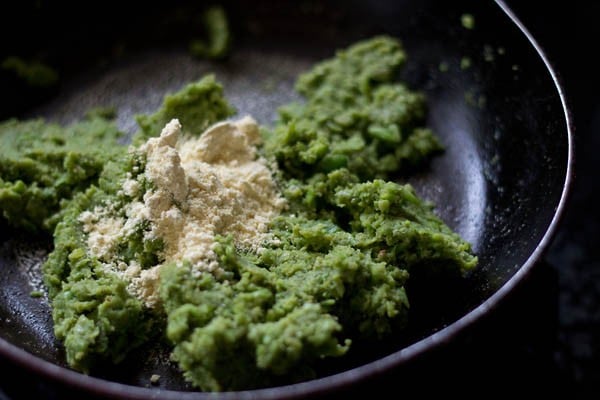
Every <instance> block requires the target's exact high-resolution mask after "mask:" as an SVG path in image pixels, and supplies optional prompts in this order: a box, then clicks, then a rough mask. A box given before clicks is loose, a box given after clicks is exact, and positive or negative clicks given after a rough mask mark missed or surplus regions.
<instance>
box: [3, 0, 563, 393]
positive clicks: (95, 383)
mask: <svg viewBox="0 0 600 400" xmlns="http://www.w3.org/2000/svg"><path fill="white" fill-rule="evenodd" d="M494 1H495V3H496V5H497V6H499V7H500V9H501V10H502V11H503V12H504V13H505V14H506V16H507V17H508V18H509V19H510V20H511V21H512V22H513V23H514V24H515V25H516V26H517V27H518V28H519V30H520V31H521V33H523V34H524V35H525V37H526V39H527V40H528V41H529V43H530V44H531V45H532V46H533V48H534V50H535V51H536V52H537V54H538V55H539V56H540V58H541V60H542V61H543V63H544V65H545V67H546V69H547V71H548V72H549V73H550V76H551V78H552V81H553V83H554V86H555V88H556V90H557V91H558V95H559V98H560V102H561V106H562V109H563V112H564V118H565V123H566V134H567V165H566V171H565V180H564V182H563V187H562V193H561V197H560V200H559V202H558V204H557V206H556V210H555V212H554V215H553V217H552V220H551V221H550V224H549V225H548V228H547V229H546V231H545V233H544V235H543V237H542V238H541V240H540V241H539V243H538V244H537V246H536V248H535V250H534V251H533V252H532V253H531V254H530V255H529V257H528V258H527V260H526V261H525V262H524V263H523V264H522V265H521V267H520V268H519V269H518V270H517V272H516V273H515V274H514V275H513V276H512V277H511V278H510V279H509V280H508V281H507V282H506V283H505V284H504V285H502V287H500V288H499V289H498V290H497V291H496V292H495V293H494V294H493V295H491V296H490V297H489V298H488V299H487V300H485V301H484V302H483V303H481V304H479V305H478V306H477V307H475V308H474V309H473V310H471V311H470V312H469V313H467V314H465V315H464V316H463V317H461V318H460V319H458V320H456V321H454V322H453V323H451V324H449V325H448V326H447V327H445V328H443V329H441V330H440V331H438V332H436V333H434V334H432V335H430V336H428V337H426V338H424V339H421V340H420V341H418V342H415V343H413V344H411V345H410V346H408V347H405V348H403V349H401V350H399V351H397V352H394V353H392V354H389V355H387V356H385V357H382V358H380V359H378V360H375V361H372V362H370V363H368V364H364V365H361V366H359V367H356V368H353V369H350V370H347V371H343V372H340V373H337V374H334V375H330V376H327V377H323V378H319V379H314V380H310V381H306V382H301V383H296V384H291V385H285V386H277V387H272V388H265V389H256V390H247V391H236V392H221V393H212V392H211V393H207V392H181V391H175V390H163V389H160V388H144V387H139V386H132V385H127V384H122V383H117V382H112V381H107V380H104V379H100V378H96V377H92V376H87V375H84V374H81V373H79V372H76V371H73V370H70V369H67V368H65V367H61V366H59V365H56V364H53V363H51V362H49V361H46V360H43V359H42V358H39V357H37V356H35V355H33V354H31V353H29V352H27V351H25V350H23V349H21V348H18V347H17V346H15V345H13V344H11V343H9V342H8V341H6V340H5V339H3V338H0V355H2V356H3V357H6V358H7V359H9V360H11V361H12V362H14V363H15V364H18V365H20V366H21V367H23V368H25V369H27V370H29V371H31V372H33V373H36V374H38V375H40V376H44V377H45V378H48V379H51V380H54V381H57V382H58V383H60V384H62V385H66V386H69V387H71V388H76V389H79V390H84V391H86V392H88V393H91V394H94V395H99V396H110V397H113V398H115V397H116V398H127V399H148V398H164V399H184V400H185V399H196V400H201V399H209V398H210V399H215V400H219V399H223V400H226V399H234V398H235V399H256V398H261V399H283V398H285V399H297V398H301V397H305V396H307V395H316V394H325V393H328V392H332V391H335V390H338V389H340V388H342V387H344V386H346V385H348V384H351V383H357V382H358V381H365V380H367V379H369V378H373V377H374V376H376V375H378V374H380V373H383V372H384V371H388V370H390V369H392V368H395V367H398V366H400V365H402V364H405V363H407V362H409V361H411V360H413V359H415V358H417V357H418V356H420V355H421V354H423V353H425V352H427V351H430V350H433V349H435V348H438V347H439V346H441V345H442V344H443V343H447V342H449V341H451V340H452V339H453V338H455V337H457V336H458V335H459V334H460V333H462V332H463V331H465V330H466V329H467V328H468V327H470V326H472V325H474V324H475V323H476V322H477V321H479V320H480V319H482V318H483V317H484V316H485V315H487V314H488V313H489V312H490V311H491V310H493V309H494V308H496V307H497V306H498V305H499V304H500V303H501V302H502V300H503V299H505V298H506V297H507V296H508V295H509V294H510V293H511V292H512V291H514V289H515V288H516V287H517V286H518V285H520V284H521V283H522V282H523V281H524V280H525V278H526V276H528V275H529V274H530V272H531V271H532V269H533V268H534V267H535V266H536V264H538V262H539V261H540V259H541V257H542V256H543V254H544V252H545V251H546V250H547V249H548V247H549V245H550V244H551V242H552V240H553V238H554V235H555V233H556V231H557V229H558V226H559V223H560V220H561V219H562V217H563V215H564V212H565V209H566V204H567V202H568V198H569V195H570V192H571V188H572V184H573V179H574V176H573V175H574V157H575V154H574V139H573V129H574V126H573V120H572V115H571V112H570V110H569V107H568V104H567V100H566V95H565V91H564V88H563V86H562V84H561V82H560V79H559V77H558V75H557V73H556V71H555V70H554V68H553V66H552V64H551V63H550V61H549V60H548V58H547V56H546V54H545V52H544V51H543V49H542V48H541V46H540V45H539V44H538V42H537V41H536V40H535V38H534V37H533V36H532V34H531V33H530V32H529V31H528V30H527V28H526V27H525V26H524V25H523V23H522V22H521V21H520V20H519V18H518V17H517V16H516V15H515V14H514V12H513V11H512V10H511V9H510V8H509V6H508V5H507V4H506V3H505V1H504V0H494Z"/></svg>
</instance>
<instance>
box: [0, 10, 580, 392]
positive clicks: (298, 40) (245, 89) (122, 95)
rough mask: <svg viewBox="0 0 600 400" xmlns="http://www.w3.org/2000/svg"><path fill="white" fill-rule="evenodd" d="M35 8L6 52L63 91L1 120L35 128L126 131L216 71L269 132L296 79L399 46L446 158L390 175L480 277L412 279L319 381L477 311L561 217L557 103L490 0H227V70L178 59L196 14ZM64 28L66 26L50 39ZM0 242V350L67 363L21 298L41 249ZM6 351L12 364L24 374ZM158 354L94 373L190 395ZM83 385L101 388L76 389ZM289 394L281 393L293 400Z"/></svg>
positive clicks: (563, 147)
mask: <svg viewBox="0 0 600 400" xmlns="http://www.w3.org/2000/svg"><path fill="white" fill-rule="evenodd" d="M115 4H116V3H115ZM24 7H26V6H24ZM44 7H47V9H46V10H44V13H38V14H39V15H38V14H35V12H34V13H33V14H32V15H33V16H30V17H31V18H35V20H36V22H37V23H38V27H39V31H40V34H39V35H38V36H37V41H35V40H31V39H25V38H23V39H21V38H18V37H17V38H16V40H15V42H14V43H11V44H9V46H13V47H14V48H15V51H17V50H18V51H22V52H24V53H27V52H29V54H35V53H36V51H38V52H39V51H40V50H39V49H46V51H47V52H48V55H47V57H48V58H49V60H50V61H51V63H52V64H53V65H56V66H57V67H58V69H59V71H61V84H60V90H58V91H49V92H28V89H24V88H22V87H20V86H19V85H18V84H17V83H14V82H2V84H3V87H5V88H6V90H5V89H3V91H2V92H3V93H2V94H1V95H0V96H1V98H0V101H1V103H2V105H3V107H2V111H1V112H2V117H3V118H7V117H10V116H15V115H17V116H20V117H23V118H27V117H37V116H43V117H45V118H47V119H49V120H52V121H57V122H60V123H68V122H71V121H74V120H77V119H80V118H81V117H82V116H83V115H84V113H85V112H86V110H88V109H89V108H92V107H97V106H107V105H112V106H115V107H116V108H117V109H118V119H117V123H118V125H119V127H120V128H122V129H124V130H125V131H127V132H129V133H133V131H134V130H135V129H136V126H135V122H134V120H133V115H134V114H137V113H140V112H151V111H153V110H155V109H156V108H157V107H158V106H159V105H160V103H161V101H162V97H163V96H164V94H165V93H168V92H172V91H174V90H177V89H179V88H180V87H182V86H183V85H184V84H185V83H187V82H190V81H194V80H197V79H199V78H200V77H202V76H203V75H204V74H206V73H209V72H214V73H215V74H216V77H217V79H218V80H219V81H221V82H222V83H223V86H224V89H225V95H226V97H227V99H228V100H229V101H230V102H231V103H232V105H233V106H234V107H236V108H237V110H238V114H239V115H244V114H250V115H252V116H254V118H255V119H256V120H257V121H258V122H259V123H262V124H270V123H272V121H273V120H274V118H275V117H276V109H277V107H278V106H279V105H283V104H286V103H288V102H290V101H291V100H299V97H298V95H297V94H296V93H295V92H294V90H293V83H294V81H295V79H296V77H297V76H298V74H299V73H301V72H303V71H305V70H307V69H308V68H310V66H311V65H313V64H314V63H315V62H317V61H319V60H321V59H323V58H326V57H330V56H332V55H333V53H334V52H335V50H336V49H338V48H342V47H345V46H347V45H349V44H351V43H353V42H355V41H357V40H359V39H362V38H366V37H370V36H373V35H375V34H381V33H387V34H391V35H394V36H397V37H399V38H400V39H401V40H402V42H403V44H404V46H405V48H406V50H407V53H408V62H407V65H406V66H405V68H404V70H403V78H404V79H405V80H406V81H407V82H408V83H409V85H410V86H411V87H412V88H413V89H418V90H422V91H424V92H425V93H426V95H427V99H428V110H429V114H428V120H427V123H428V126H430V127H431V128H432V129H433V130H434V132H435V133H436V134H437V135H438V136H439V137H440V138H441V140H442V142H443V143H444V145H445V147H446V151H445V153H443V154H442V155H441V156H438V157H436V158H435V159H434V160H433V161H432V162H431V164H430V165H429V166H428V168H427V169H426V170H423V171H420V172H418V173H417V174H415V175H411V176H410V177H408V178H404V177H399V178H398V179H399V180H400V181H406V180H408V182H410V183H412V184H413V185H414V186H415V188H416V190H417V193H418V194H419V195H420V196H421V197H424V198H426V199H427V200H430V201H432V202H433V203H434V204H436V206H437V208H436V210H437V213H438V215H440V216H441V217H442V219H443V220H444V221H445V222H446V223H447V224H448V225H449V226H450V227H452V228H453V229H454V230H456V231H457V232H458V233H459V234H460V235H461V236H462V237H463V238H464V239H465V240H467V241H469V242H471V243H472V244H473V249H474V251H475V253H476V254H477V255H478V256H479V259H480V265H479V267H478V269H477V270H476V271H475V272H474V273H473V274H471V275H470V276H469V277H468V278H467V279H465V280H461V281H456V282H448V281H442V280H440V281H438V282H432V283H430V284H428V285H427V286H424V285H421V284H420V279H419V278H420V277H419V276H416V277H415V279H414V283H412V284H411V286H409V287H408V291H409V293H408V294H409V298H410V299H411V315H410V319H409V321H410V326H409V328H408V330H407V331H406V332H404V333H402V334H401V335H399V336H397V337H395V338H393V339H390V340H387V341H385V342H382V343H381V344H380V345H379V346H378V347H377V348H372V347H370V348H368V349H365V348H361V346H360V343H358V344H357V346H356V348H355V349H353V351H352V352H351V353H350V354H349V355H348V356H347V357H343V358H341V359H337V360H331V361H327V362H326V363H324V365H323V366H322V367H321V370H320V371H319V373H320V376H322V377H324V376H332V375H333V377H332V378H333V379H335V376H339V375H335V374H339V373H341V372H343V371H347V370H349V369H352V368H354V367H359V366H361V365H365V364H368V363H370V362H373V361H376V360H378V359H380V358H382V357H384V356H386V355H388V354H391V353H395V352H398V351H399V350H401V349H404V348H406V347H407V346H410V345H412V344H413V343H415V342H418V341H419V340H421V339H424V338H426V337H428V336H429V335H431V334H433V333H434V332H437V331H440V330H441V329H443V328H445V327H446V326H448V325H450V324H452V323H453V322H454V321H456V320H458V319H459V318H460V317H462V316H463V315H465V314H467V313H468V312H469V311H471V310H472V309H474V308H475V307H477V306H478V305H479V304H481V303H483V302H484V301H485V300H486V299H488V298H489V297H490V296H492V295H493V294H494V293H495V292H497V291H498V290H499V289H500V288H501V287H502V286H503V285H504V284H505V283H506V282H507V281H509V280H510V279H511V278H512V277H513V276H514V275H515V273H516V272H517V271H518V270H519V268H521V266H522V265H523V264H524V263H526V261H527V260H528V259H529V258H530V256H531V255H532V253H533V252H534V251H535V249H536V248H537V247H538V245H539V243H540V241H541V240H542V239H543V237H544V235H545V234H546V231H547V230H548V228H549V226H550V224H551V222H552V219H553V217H554V215H555V212H556V209H557V207H558V206H559V203H560V200H561V196H562V194H563V186H564V183H565V177H566V176H567V164H568V153H569V151H568V149H569V143H568V136H567V121H566V120H565V115H564V111H563V107H562V103H561V99H560V96H559V94H558V91H557V88H556V86H555V84H554V81H553V79H552V76H551V74H550V73H549V71H548V69H547V67H546V65H545V64H544V62H543V60H542V59H541V58H540V56H539V54H538V53H537V52H536V50H535V48H534V47H533V46H532V44H531V43H530V42H529V41H528V40H527V38H526V36H525V35H524V34H523V32H521V31H520V29H519V28H518V27H517V25H516V24H515V23H514V22H513V21H511V19H510V18H509V17H508V16H507V15H506V14H505V13H504V11H503V10H502V9H501V7H499V6H498V5H497V4H496V3H494V2H492V1H489V2H469V1H456V2H439V1H416V0H415V1H372V2H359V1H351V2H328V3H321V2H299V3H295V2H294V3H292V2H286V3H284V4H280V2H266V1H252V2H250V1H238V2H228V3H225V7H226V9H227V10H228V12H229V14H230V17H231V26H232V29H233V30H234V35H235V42H234V45H233V51H232V54H231V56H230V57H229V58H228V59H227V60H225V61H223V62H210V61H202V60H198V59H194V58H193V57H191V56H190V54H189V53H188V51H187V43H188V41H189V40H190V38H193V37H195V36H197V35H198V34H200V32H201V31H199V30H198V21H197V18H196V16H197V15H198V14H199V10H201V7H197V6H195V5H192V4H187V3H181V4H180V5H179V8H173V9H169V10H165V9H161V8H159V7H157V6H152V5H146V6H145V7H147V9H145V10H143V11H141V12H140V11H139V10H133V9H131V10H129V9H122V8H119V9H120V12H119V13H114V12H112V11H113V9H112V8H111V7H110V6H107V5H106V4H105V3H103V4H102V5H100V4H97V5H95V6H91V7H92V8H91V10H90V9H89V8H88V7H87V6H85V7H84V6H83V5H81V6H78V7H79V9H75V10H71V13H72V12H77V13H81V14H80V15H84V13H85V19H82V20H78V19H75V20H73V19H72V17H69V18H67V16H66V14H64V12H63V11H64V10H62V9H61V8H60V6H50V5H47V6H46V5H45V6H44ZM84 8H85V11H84ZM24 11H27V9H25V10H20V11H19V12H17V11H15V14H14V15H15V17H14V18H13V20H12V22H11V23H10V24H13V23H14V24H18V23H19V21H20V19H19V18H24V17H23V16H22V13H23V12H24ZM464 13H470V14H472V15H473V16H474V17H475V27H474V29H466V28H465V27H463V26H462V24H461V15H463V14H464ZM69 15H70V14H69ZM67 19H68V21H67ZM67 22H68V23H69V25H68V27H69V29H66V28H64V29H55V30H52V29H49V28H50V27H51V26H63V27H66V26H67ZM10 24H9V26H8V27H4V28H3V29H9V28H10ZM465 60H468V62H467V61H465ZM467 63H468V64H469V66H468V67H467V66H466V65H467ZM16 98H18V99H21V100H13V99H16ZM22 99H25V100H22ZM0 151H1V149H0ZM0 232H1V233H0V237H1V243H0V270H1V271H2V274H0V339H2V340H4V341H6V342H7V343H9V344H10V345H14V346H16V347H17V348H21V349H23V350H25V351H26V352H28V353H31V354H33V355H35V356H37V357H39V358H41V359H43V360H46V361H49V362H51V363H54V364H58V365H62V366H64V365H65V364H64V354H63V352H62V350H61V348H60V346H58V344H57V343H56V342H55V339H54V337H53V334H52V321H51V317H50V309H49V306H48V304H47V302H46V300H44V299H43V298H42V299H40V298H32V297H31V296H30V293H31V291H32V290H38V289H39V288H40V287H41V284H42V283H41V277H40V270H39V266H40V263H41V262H42V261H43V260H44V257H45V255H46V254H47V252H48V250H49V249H50V246H51V243H50V241H49V240H48V239H47V238H31V237H29V236H27V235H24V234H22V233H19V232H14V231H11V230H9V229H8V228H7V227H5V226H2V227H1V230H0ZM442 332H443V331H442ZM1 349H2V350H3V351H4V347H1ZM7 352H8V353H10V354H9V356H11V357H12V358H16V359H17V360H18V361H20V362H21V363H23V362H26V363H31V362H35V360H32V359H29V358H28V359H26V360H25V359H24V358H22V357H21V356H19V355H14V354H16V353H14V352H12V350H10V349H9V350H7ZM168 352H169V350H168V348H167V347H166V346H163V345H162V344H160V343H159V344H156V345H153V346H151V347H145V348H142V349H140V350H139V351H136V352H134V353H133V354H132V355H131V357H129V358H128V359H127V360H126V361H125V362H124V363H122V364H120V365H118V366H116V367H114V366H107V367H106V368H104V369H100V371H99V372H98V373H97V377H100V378H105V379H108V380H111V381H116V382H119V383H124V384H128V385H133V386H140V387H144V386H145V385H146V384H147V382H148V377H149V376H150V375H152V374H159V375H161V380H160V387H161V388H163V389H168V390H186V391H187V390H191V387H189V386H188V385H187V384H186V383H185V382H184V381H183V379H182V377H181V374H180V372H179V371H178V370H177V368H176V367H175V366H174V364H171V363H170V362H169V358H168ZM396 354H398V353H396ZM19 357H21V358H19ZM398 362H403V361H402V357H400V358H399V361H398ZM368 366H369V365H367V366H366V367H367V368H368ZM30 367H32V366H31V365H30ZM34 368H35V367H34ZM361 371H363V370H360V371H359V377H360V374H361V373H362V372H361ZM365 375H368V374H367V373H365ZM73 376H75V375H74V374H73V375H66V378H65V379H66V380H67V382H69V379H74V378H73ZM88 384H89V385H91V386H90V387H93V386H94V385H97V384H98V381H89V382H86V381H83V383H79V385H83V386H84V387H85V385H88ZM309 384H310V382H309ZM117 389H118V388H117ZM117 389H114V390H117ZM98 390H99V389H98ZM106 390H113V389H106ZM139 390H140V392H139V393H138V392H135V390H133V391H131V390H129V391H123V392H122V393H121V394H122V395H124V396H132V397H134V395H138V394H140V393H143V390H149V389H141V388H140V389H139ZM286 390H287V389H285V388H282V391H281V392H279V393H278V395H279V397H285V396H286V395H289V396H291V393H292V391H291V389H290V391H288V392H286ZM311 390H312V389H310V387H307V388H306V391H307V393H308V392H310V391H311ZM115 393H119V392H118V390H117V392H114V393H113V394H115Z"/></svg>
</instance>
